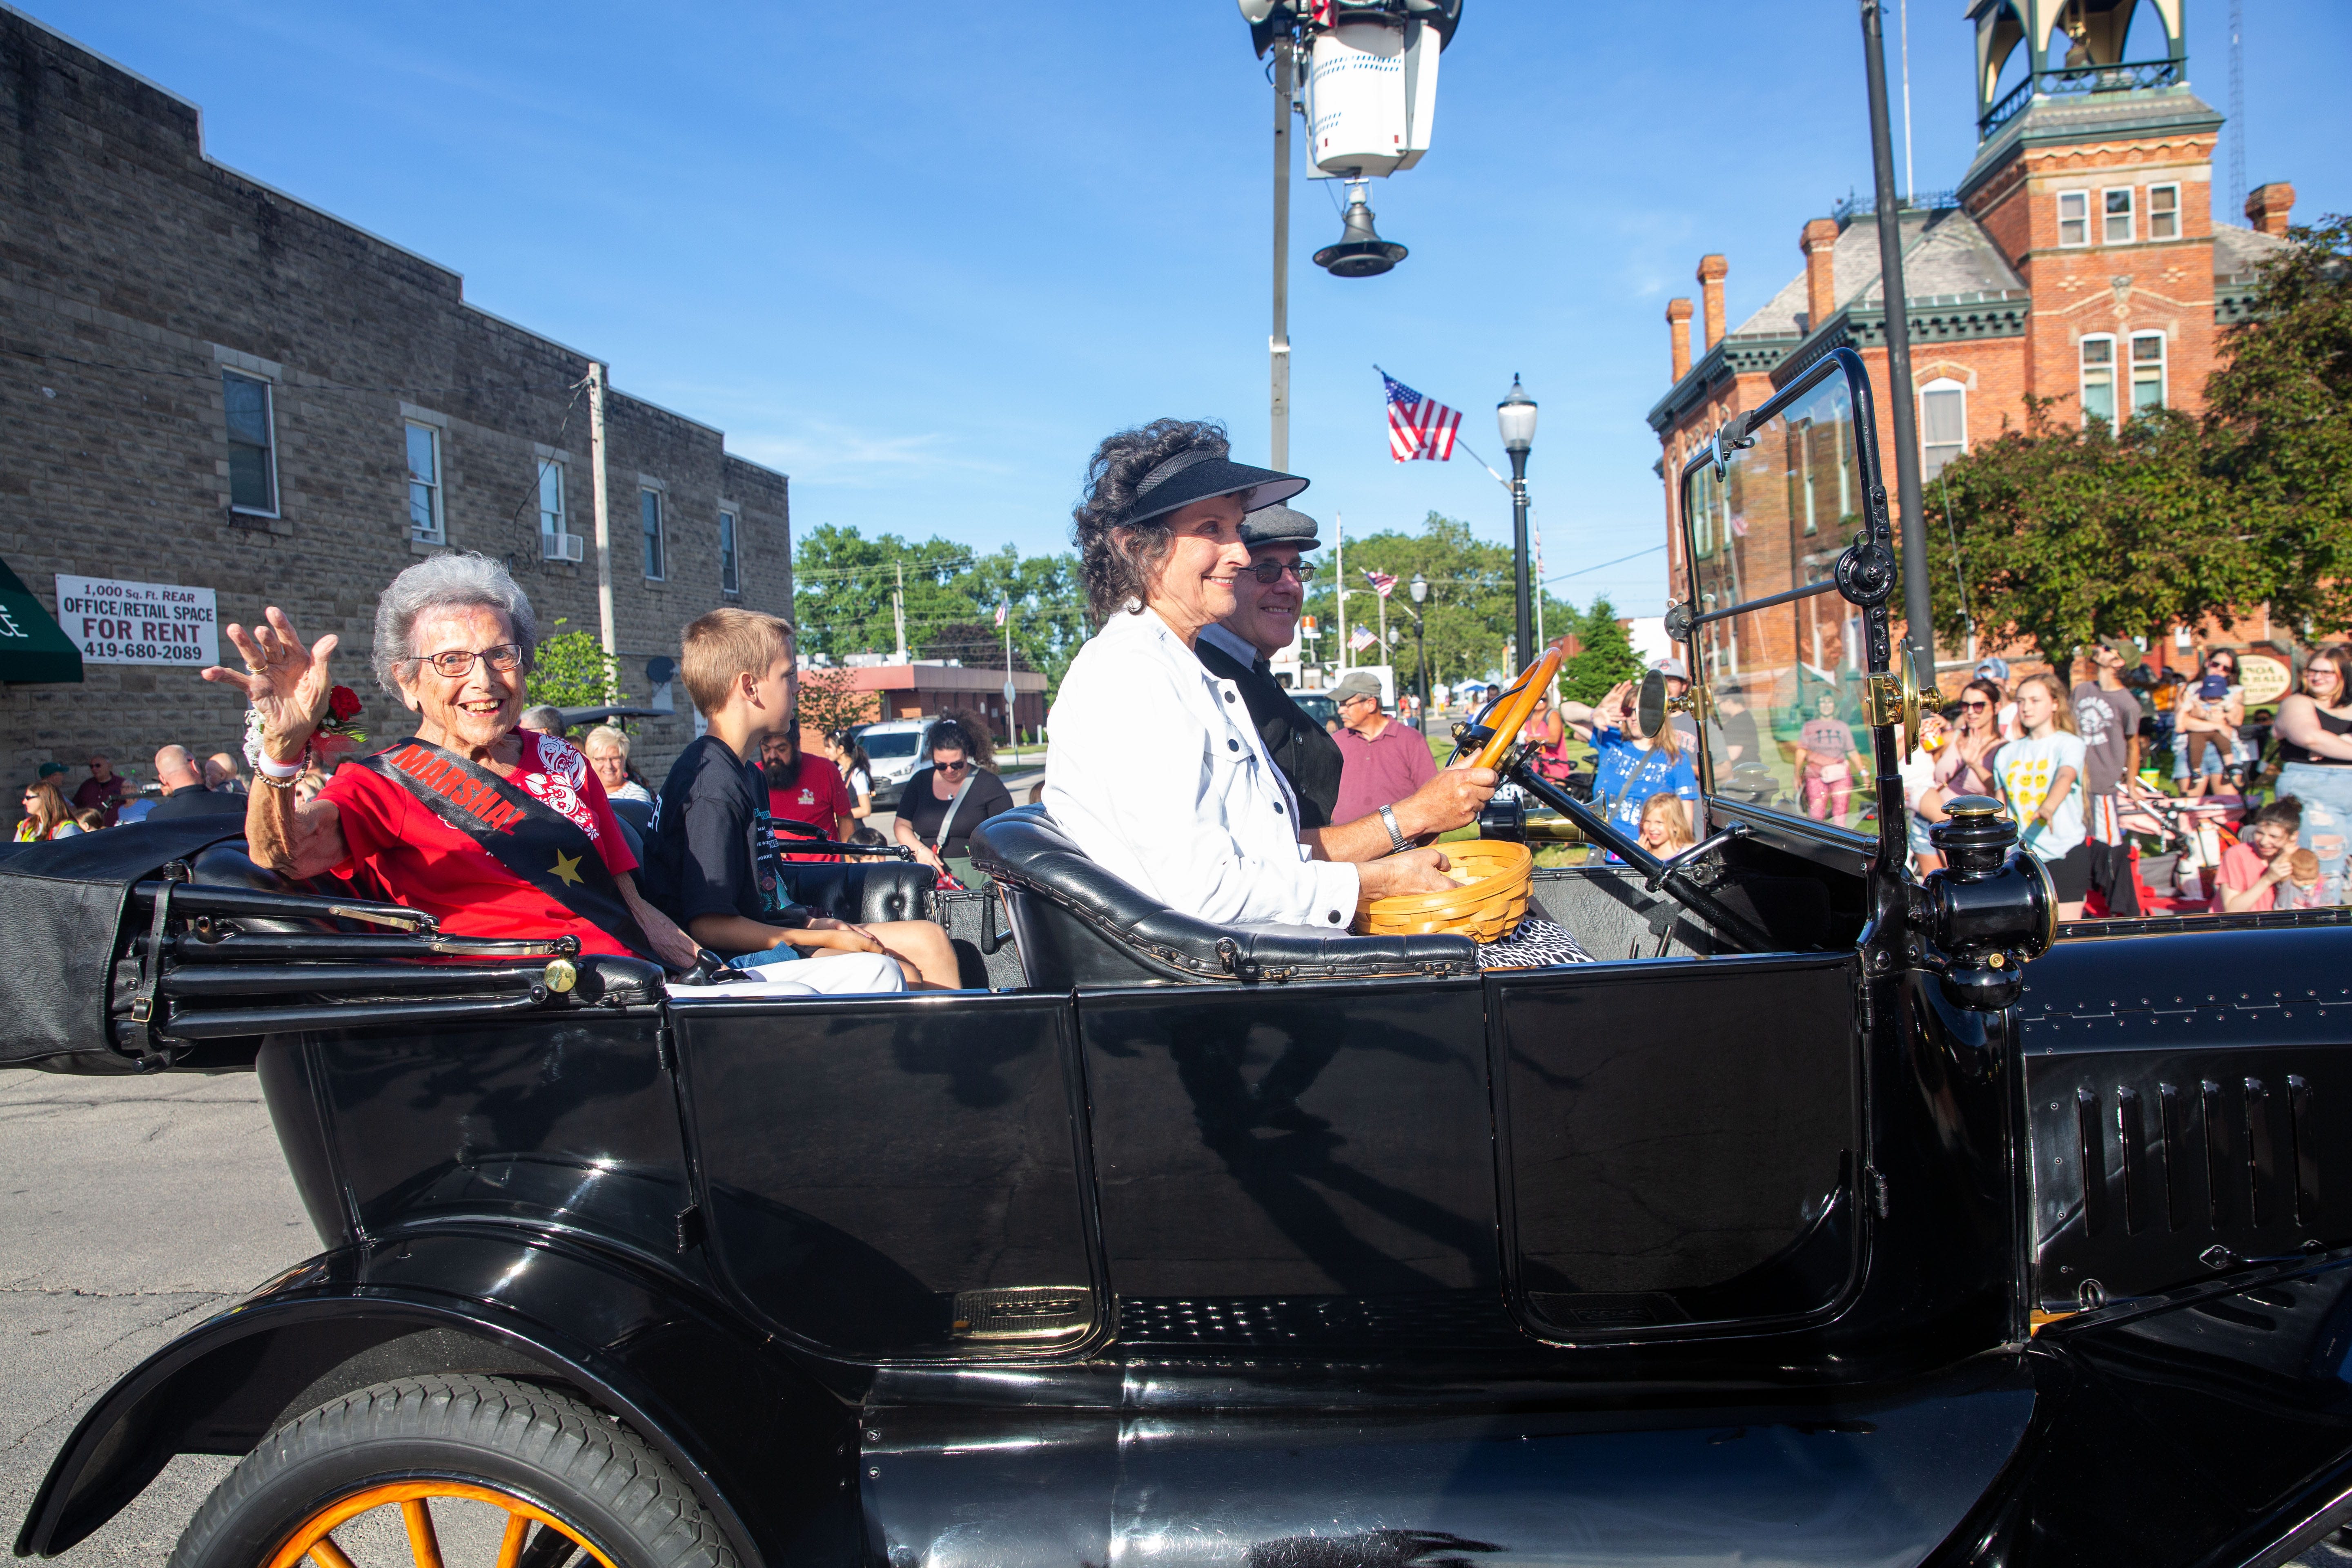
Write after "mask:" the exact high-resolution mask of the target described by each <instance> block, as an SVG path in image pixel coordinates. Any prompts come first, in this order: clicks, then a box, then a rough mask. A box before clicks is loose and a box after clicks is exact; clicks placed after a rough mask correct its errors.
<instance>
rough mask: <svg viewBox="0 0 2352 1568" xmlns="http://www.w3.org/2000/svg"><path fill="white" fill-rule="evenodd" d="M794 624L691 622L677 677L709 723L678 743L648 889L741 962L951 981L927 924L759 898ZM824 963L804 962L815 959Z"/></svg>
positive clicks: (810, 973)
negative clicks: (752, 762)
mask: <svg viewBox="0 0 2352 1568" xmlns="http://www.w3.org/2000/svg"><path fill="white" fill-rule="evenodd" d="M792 639H793V628H792V623H791V622H789V621H784V620H781V619H779V618H777V617H776V616H767V615H761V614H759V613H757V612H756V611H751V610H745V609H739V608H736V607H734V606H732V605H730V606H728V607H726V608H723V609H717V610H713V611H711V612H710V613H709V615H707V616H702V617H701V618H700V619H699V620H697V621H696V622H695V623H694V624H693V625H691V626H688V627H687V628H686V634H685V638H684V647H683V648H682V649H681V650H680V651H681V654H682V657H681V658H680V659H679V675H680V678H681V679H684V681H685V682H686V689H687V694H688V696H689V697H691V698H692V699H693V700H694V705H695V707H696V708H697V709H698V710H700V712H701V714H702V716H703V718H704V720H705V721H707V722H708V723H709V727H710V732H709V734H707V735H704V736H702V737H701V738H700V739H698V740H697V741H696V742H694V743H693V744H692V745H689V746H688V747H687V749H686V750H685V751H684V752H680V753H679V755H678V759H677V763H674V764H672V766H671V768H670V770H669V778H668V780H667V782H666V783H665V784H663V785H662V791H661V799H660V801H659V803H658V804H657V805H656V807H655V814H654V830H653V833H652V835H651V837H649V838H648V839H647V841H646V865H645V887H646V898H647V899H648V900H651V901H652V903H653V905H654V907H655V908H656V909H658V910H661V911H662V912H663V913H664V914H667V916H669V917H670V919H672V920H674V921H677V923H678V926H679V928H680V929H682V930H683V931H685V932H686V933H687V934H688V936H691V937H692V938H694V940H695V941H696V942H699V943H701V944H702V945H703V946H704V947H707V948H709V949H711V950H713V951H714V952H719V953H720V954H721V955H723V956H725V957H726V958H727V959H728V960H729V962H730V963H733V964H734V965H736V966H737V967H739V968H746V969H749V968H754V967H758V966H761V965H766V964H773V963H783V962H787V961H791V960H795V959H798V960H803V966H802V967H800V968H797V969H795V970H794V971H793V975H792V978H793V980H794V981H796V982H799V983H800V984H807V985H811V986H813V987H814V988H815V989H817V990H819V991H824V992H827V993H831V994H841V993H844V992H854V991H897V990H899V989H902V987H903V984H904V982H906V981H917V982H929V984H932V985H933V986H935V987H939V988H943V989H952V988H953V987H954V986H955V985H956V984H958V981H957V973H956V960H955V950H954V949H953V948H952V947H950V945H949V943H948V938H947V932H945V931H941V930H940V928H939V927H938V926H935V925H933V924H931V923H930V922H929V921H887V922H885V923H882V924H877V925H875V926H871V927H866V926H855V925H850V924H848V923H847V922H845V921H836V920H832V919H829V918H827V917H825V916H822V915H812V914H810V913H809V911H808V910H805V909H803V908H801V907H800V906H798V905H787V906H785V907H784V908H782V909H781V910H774V911H770V910H767V909H766V908H764V907H763V905H762V902H761V897H760V882H759V874H758V860H757V856H758V834H759V830H760V826H761V816H762V814H763V807H764V802H763V800H762V798H761V797H762V795H764V794H765V791H764V789H763V787H762V785H761V780H760V778H759V774H758V772H757V770H756V768H753V767H751V766H747V765H746V760H747V759H749V758H751V757H756V756H757V755H758V754H759V751H760V742H761V739H762V738H764V737H765V736H767V735H770V734H772V733H774V732H776V731H779V730H781V729H782V728H783V727H784V726H786V725H788V724H793V723H796V722H798V719H797V716H796V710H797V707H798V697H799V681H798V679H797V678H796V677H795V675H794V674H793V640H792ZM811 960H814V961H816V962H807V961H811Z"/></svg>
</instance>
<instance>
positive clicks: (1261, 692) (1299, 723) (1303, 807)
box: [1192, 628, 1341, 827]
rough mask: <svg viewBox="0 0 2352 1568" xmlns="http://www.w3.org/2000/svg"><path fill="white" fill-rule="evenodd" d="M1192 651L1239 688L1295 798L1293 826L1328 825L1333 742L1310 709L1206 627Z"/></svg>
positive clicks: (1334, 798)
mask: <svg viewBox="0 0 2352 1568" xmlns="http://www.w3.org/2000/svg"><path fill="white" fill-rule="evenodd" d="M1212 629H1222V628H1212ZM1227 635H1229V636H1230V635H1231V634H1227ZM1244 646H1246V645H1244ZM1192 651H1193V652H1194V653H1196V654H1198V655H1199V656H1200V658H1201V662H1202V665H1204V666H1206V667H1207V668H1208V671H1209V673H1210V674H1212V675H1213V676H1216V677H1217V678H1218V679H1221V680H1230V681H1232V682H1233V683H1234V686H1235V687H1237V688H1239V689H1240V690H1241V694H1242V700H1243V701H1244V703H1246V704H1247V705H1248V707H1249V712H1250V722H1251V723H1253V724H1255V726H1256V727H1257V733H1258V739H1259V740H1261V741H1263V742H1265V749H1266V752H1267V754H1268V755H1270V756H1272V757H1273V758H1274V765H1275V766H1276V767H1277V768H1280V769H1281V770H1282V776H1283V777H1284V778H1286V779H1288V780H1289V781H1290V789H1291V793H1292V794H1293V795H1297V797H1298V826H1301V827H1328V826H1331V809H1332V807H1333V806H1335V805H1338V804H1339V764H1340V761H1341V758H1340V754H1339V742H1337V741H1334V740H1333V739H1331V737H1330V735H1329V733H1328V732H1327V731H1325V730H1324V728H1323V726H1322V725H1320V724H1318V723H1317V722H1316V721H1315V716H1314V715H1313V714H1312V713H1309V712H1307V710H1305V709H1304V708H1301V707H1300V706H1299V705H1298V704H1297V703H1296V702H1293V701H1292V700H1290V693H1289V691H1288V690H1286V689H1285V688H1284V686H1283V684H1282V682H1280V681H1278V680H1276V679H1275V678H1274V674H1273V671H1272V670H1271V668H1268V666H1267V664H1266V661H1265V659H1264V658H1253V659H1252V660H1251V661H1250V662H1249V663H1247V664H1244V663H1243V662H1242V661H1241V660H1240V659H1239V658H1235V657H1234V654H1233V652H1232V650H1231V649H1229V648H1227V647H1224V646H1223V644H1221V643H1220V642H1218V641H1217V639H1216V638H1214V637H1212V636H1211V635H1210V631H1208V630H1204V631H1202V634H1201V636H1200V637H1199V638H1198V639H1197V640H1196V641H1195V642H1194V643H1193V645H1192Z"/></svg>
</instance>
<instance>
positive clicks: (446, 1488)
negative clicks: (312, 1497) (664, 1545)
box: [267, 1481, 614, 1568]
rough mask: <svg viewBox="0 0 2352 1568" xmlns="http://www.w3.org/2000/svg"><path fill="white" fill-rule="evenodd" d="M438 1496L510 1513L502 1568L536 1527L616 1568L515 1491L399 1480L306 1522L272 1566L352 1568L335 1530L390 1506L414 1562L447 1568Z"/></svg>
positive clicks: (509, 1566)
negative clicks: (437, 1524) (436, 1514)
mask: <svg viewBox="0 0 2352 1568" xmlns="http://www.w3.org/2000/svg"><path fill="white" fill-rule="evenodd" d="M433 1498H447V1499H450V1500H457V1501H466V1502H486V1503H488V1504H489V1505H490V1506H491V1507H493V1508H497V1509H500V1510H504V1511H505V1513H506V1515H507V1524H506V1533H505V1534H504V1535H503V1536H502V1537H501V1538H500V1540H499V1560H498V1568H515V1565H516V1564H517V1563H518V1562H519V1561H520V1558H521V1556H522V1550H523V1542H524V1539H525V1538H526V1537H527V1536H528V1535H529V1534H530V1527H531V1526H532V1525H533V1524H538V1525H541V1526H543V1527H544V1528H546V1529H548V1530H551V1531H555V1533H556V1534H558V1535H560V1536H562V1537H563V1539H564V1540H566V1541H569V1542H572V1545H574V1546H575V1547H577V1548H579V1549H580V1550H581V1551H582V1552H586V1553H587V1554H588V1556H589V1558H590V1559H591V1560H592V1561H593V1562H595V1563H597V1564H598V1565H599V1568H614V1563H613V1560H612V1559H611V1558H609V1557H607V1556H605V1555H604V1552H601V1551H599V1550H597V1549H596V1548H595V1547H594V1546H593V1545H591V1544H590V1543H589V1542H588V1540H587V1538H586V1537H584V1536H583V1535H582V1534H581V1533H580V1532H579V1531H576V1530H574V1529H572V1526H570V1525H568V1524H566V1523H564V1522H563V1521H562V1520H560V1519H558V1518H556V1517H555V1516H554V1515H553V1514H551V1513H550V1512H548V1511H547V1510H545V1509H543V1508H541V1507H540V1506H539V1505H538V1504H536V1503H533V1502H530V1501H527V1500H524V1499H522V1498H519V1497H516V1496H515V1495H513V1494H512V1493H511V1492H502V1491H499V1490H497V1489H495V1488H491V1487H482V1486H474V1485H472V1484H470V1483H468V1482H465V1481H394V1482H390V1483H388V1484H386V1485H383V1486H374V1487H365V1488H362V1489H360V1490H358V1491H355V1492H353V1493H352V1494H351V1495H350V1496H348V1497H344V1498H339V1499H337V1500H335V1501H333V1502H331V1503H329V1504H327V1505H326V1506H325V1507H323V1508H321V1509H320V1510H318V1511H317V1512H316V1513H313V1514H312V1515H311V1516H310V1518H309V1519H306V1520H304V1521H302V1523H301V1524H300V1526H299V1527H298V1528H297V1529H296V1530H295V1531H294V1532H293V1534H291V1535H289V1536H288V1537H287V1539H286V1542H285V1544H284V1545H282V1546H280V1547H279V1548H278V1551H277V1552H276V1553H275V1554H274V1555H272V1556H271V1557H270V1559H269V1562H268V1565H267V1568H297V1564H299V1563H302V1562H303V1561H304V1560H305V1559H308V1560H309V1561H310V1562H311V1563H315V1564H317V1568H353V1565H352V1560H351V1558H350V1557H349V1556H347V1555H345V1553H344V1552H343V1550H342V1548H341V1547H340V1546H337V1545H336V1544H335V1542H334V1538H333V1536H332V1534H331V1531H334V1530H335V1529H336V1528H337V1527H339V1526H341V1525H343V1524H347V1523H349V1522H350V1521H352V1520H354V1519H357V1518H358V1517H359V1516H360V1515H362V1514H363V1513H366V1512H367V1511H369V1510H371V1509H378V1508H383V1507H386V1506H387V1505H391V1504H398V1505H399V1508H400V1514H401V1523H402V1525H403V1526H404V1528H405V1529H406V1531H407V1533H408V1550H409V1553H410V1555H411V1556H412V1557H414V1558H415V1564H416V1568H443V1564H442V1562H441V1542H440V1538H439V1536H438V1535H437V1533H436V1531H435V1530H434V1528H433V1515H432V1512H431V1510H430V1509H429V1508H428V1507H427V1500H429V1499H433Z"/></svg>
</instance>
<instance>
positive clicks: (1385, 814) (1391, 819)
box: [1381, 805, 1412, 855]
mask: <svg viewBox="0 0 2352 1568" xmlns="http://www.w3.org/2000/svg"><path fill="white" fill-rule="evenodd" d="M1381 826H1385V827H1386V828H1387V829H1388V830H1389V853H1390V854H1391V855H1402V854H1403V853H1404V852H1405V851H1406V850H1408V849H1410V848H1412V845H1410V844H1407V843H1406V842H1405V838H1404V835H1403V834H1402V832H1400V831H1399V830H1398V828H1397V819H1396V809H1395V808H1394V807H1393V806H1386V805H1384V806H1382V807H1381Z"/></svg>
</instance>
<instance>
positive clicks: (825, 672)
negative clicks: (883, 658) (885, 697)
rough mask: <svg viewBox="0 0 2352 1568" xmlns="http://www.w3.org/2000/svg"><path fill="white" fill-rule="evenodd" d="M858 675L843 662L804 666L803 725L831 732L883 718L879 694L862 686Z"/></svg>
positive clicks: (801, 705)
mask: <svg viewBox="0 0 2352 1568" xmlns="http://www.w3.org/2000/svg"><path fill="white" fill-rule="evenodd" d="M856 679H857V677H856V673H855V672H853V671H851V670H847V669H844V668H840V667H839V666H834V667H832V668H804V669H803V670H802V671H801V672H800V681H799V686H800V702H799V706H798V708H797V710H796V711H797V713H798V716H799V718H800V721H801V728H802V729H803V730H814V731H817V732H818V733H819V734H830V733H832V732H833V731H835V730H846V729H848V728H849V727H850V726H851V725H853V724H870V723H872V722H873V721H875V720H876V719H877V718H879V717H880V716H881V712H882V704H881V701H880V697H879V694H878V693H877V692H872V691H860V690H858V689H857V686H856Z"/></svg>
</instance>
